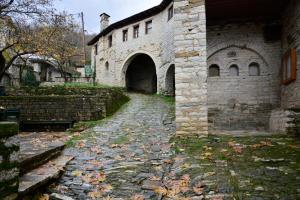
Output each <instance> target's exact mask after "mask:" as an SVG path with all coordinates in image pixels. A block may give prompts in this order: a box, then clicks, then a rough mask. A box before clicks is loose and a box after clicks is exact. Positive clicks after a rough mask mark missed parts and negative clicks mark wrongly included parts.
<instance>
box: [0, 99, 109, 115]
mask: <svg viewBox="0 0 300 200" xmlns="http://www.w3.org/2000/svg"><path fill="white" fill-rule="evenodd" d="M0 105H1V106H3V107H4V108H6V109H14V108H17V109H20V112H21V116H20V118H21V121H89V120H99V119H102V118H104V117H105V112H106V110H105V100H104V99H103V98H101V97H93V96H91V97H84V96H26V97H22V96H19V97H0Z"/></svg>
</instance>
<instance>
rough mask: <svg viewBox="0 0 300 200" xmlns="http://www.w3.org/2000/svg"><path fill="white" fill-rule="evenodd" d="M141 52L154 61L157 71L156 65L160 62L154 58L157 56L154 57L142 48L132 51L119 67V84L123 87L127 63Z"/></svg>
mask: <svg viewBox="0 0 300 200" xmlns="http://www.w3.org/2000/svg"><path fill="white" fill-rule="evenodd" d="M141 54H146V55H147V56H149V57H150V58H151V59H152V60H153V62H154V63H155V67H156V72H158V71H159V69H158V66H159V64H160V62H159V61H158V60H157V59H156V58H157V57H155V56H154V55H152V54H151V53H149V52H147V51H144V50H139V51H135V52H132V53H130V54H129V55H128V56H127V57H126V58H125V59H124V61H123V62H122V64H121V66H122V68H121V72H119V75H120V85H121V86H124V87H125V86H126V71H127V69H128V66H129V64H130V63H131V61H132V60H133V59H134V58H135V57H136V56H138V55H141Z"/></svg>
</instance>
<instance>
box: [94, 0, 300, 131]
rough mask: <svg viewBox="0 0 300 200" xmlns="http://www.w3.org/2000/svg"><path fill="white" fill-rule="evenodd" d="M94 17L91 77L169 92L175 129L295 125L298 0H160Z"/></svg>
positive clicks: (299, 88) (299, 75)
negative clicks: (116, 16) (120, 15)
mask: <svg viewBox="0 0 300 200" xmlns="http://www.w3.org/2000/svg"><path fill="white" fill-rule="evenodd" d="M100 18H101V23H100V25H101V30H100V33H99V34H98V35H97V36H96V37H95V38H93V39H92V40H91V41H90V42H89V45H91V46H93V50H92V65H93V66H96V78H97V81H98V82H99V83H104V84H110V85H115V86H124V87H126V88H127V89H128V90H133V91H142V92H146V93H156V92H158V93H161V94H167V95H174V94H175V93H176V124H177V134H179V135H182V134H183V135H185V134H198V135H199V134H208V132H209V131H212V130H270V131H274V132H287V131H290V130H296V132H297V131H298V132H299V129H298V128H299V124H297V123H299V122H297V120H295V118H298V117H297V116H299V115H298V113H297V110H298V109H299V108H300V70H297V69H299V67H300V59H298V60H297V57H300V2H299V1H297V0H277V1H274V0H264V1H253V0H206V1H205V0H174V1H173V0H163V1H162V3H161V4H160V5H158V6H156V7H153V8H150V9H148V10H146V11H144V12H141V13H138V14H136V15H133V16H131V17H129V18H126V19H124V20H121V21H119V22H116V23H114V24H111V25H110V23H109V15H107V14H106V13H103V14H102V15H100ZM175 88H176V89H175ZM298 111H299V110H298Z"/></svg>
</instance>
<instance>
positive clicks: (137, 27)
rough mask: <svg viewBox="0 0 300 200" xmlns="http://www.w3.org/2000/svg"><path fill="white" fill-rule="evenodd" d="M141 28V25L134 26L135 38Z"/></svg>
mask: <svg viewBox="0 0 300 200" xmlns="http://www.w3.org/2000/svg"><path fill="white" fill-rule="evenodd" d="M139 28H140V26H139V25H137V26H134V27H133V38H138V37H139Z"/></svg>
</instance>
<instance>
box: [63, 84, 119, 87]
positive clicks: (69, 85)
mask: <svg viewBox="0 0 300 200" xmlns="http://www.w3.org/2000/svg"><path fill="white" fill-rule="evenodd" d="M63 86H64V87H77V88H115V87H113V86H110V85H105V84H99V83H96V84H95V85H94V84H92V83H65V84H64V85H63Z"/></svg>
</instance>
